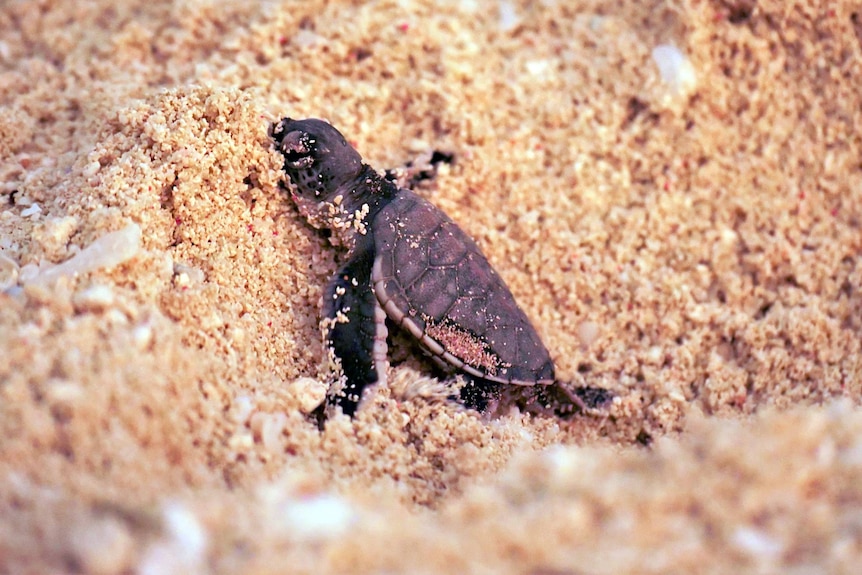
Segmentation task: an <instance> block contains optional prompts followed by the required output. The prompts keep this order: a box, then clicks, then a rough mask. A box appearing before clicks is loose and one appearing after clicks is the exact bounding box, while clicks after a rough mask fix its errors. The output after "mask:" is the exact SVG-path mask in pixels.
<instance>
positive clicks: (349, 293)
mask: <svg viewBox="0 0 862 575" xmlns="http://www.w3.org/2000/svg"><path fill="white" fill-rule="evenodd" d="M373 261H374V254H373V246H372V244H371V242H367V241H366V242H357V244H356V247H355V249H354V252H353V254H352V257H351V258H350V261H348V262H347V264H345V265H344V267H342V268H341V269H340V270H339V271H338V273H336V274H335V276H334V277H333V278H332V279H331V280H330V281H329V284H328V285H327V286H326V291H325V292H324V294H323V318H322V320H321V328H322V330H323V333H324V342H325V343H326V345H327V347H328V351H329V354H330V358H331V359H332V360H333V363H335V364H336V371H337V372H339V371H340V373H339V374H338V375H339V379H338V381H336V382H335V383H334V384H333V385H332V386H331V387H330V390H329V393H328V394H327V400H326V403H327V405H330V406H332V405H339V406H341V409H342V411H343V412H344V413H345V414H347V415H353V414H354V413H355V412H356V408H357V407H358V405H359V402H360V400H361V399H362V392H363V390H364V389H365V388H366V387H368V386H369V385H372V384H375V383H378V382H380V381H381V380H384V379H385V377H386V369H387V367H388V364H387V361H386V335H387V332H386V323H385V322H386V314H385V313H384V312H383V310H382V309H381V308H380V305H379V304H378V303H377V298H376V297H375V296H374V292H373V290H372V289H371V266H372V263H373Z"/></svg>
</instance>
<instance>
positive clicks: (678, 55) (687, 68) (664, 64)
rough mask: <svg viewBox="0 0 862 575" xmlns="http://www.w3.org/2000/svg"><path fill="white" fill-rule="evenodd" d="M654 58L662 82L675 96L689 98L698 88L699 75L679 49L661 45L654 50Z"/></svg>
mask: <svg viewBox="0 0 862 575" xmlns="http://www.w3.org/2000/svg"><path fill="white" fill-rule="evenodd" d="M652 58H653V60H655V63H656V65H657V66H658V70H659V74H661V79H662V81H663V82H664V83H665V84H666V85H667V86H668V87H669V88H670V90H671V92H672V93H673V95H674V96H687V95H689V94H691V93H692V92H693V91H694V89H695V87H696V86H697V74H696V73H695V70H694V66H693V65H692V63H691V61H690V60H689V59H688V58H686V56H685V54H683V53H682V52H681V51H680V49H679V48H677V47H676V46H671V45H669V44H660V45H658V46H656V47H655V48H653V50H652Z"/></svg>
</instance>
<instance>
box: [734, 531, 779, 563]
mask: <svg viewBox="0 0 862 575" xmlns="http://www.w3.org/2000/svg"><path fill="white" fill-rule="evenodd" d="M731 541H732V542H733V545H734V546H735V547H736V548H737V549H739V550H741V551H744V552H745V553H748V554H749V555H752V556H753V557H756V558H758V559H761V560H767V561H774V560H776V559H778V558H779V556H780V555H781V553H782V552H783V551H784V545H783V544H782V543H781V541H779V540H778V539H776V538H775V537H772V536H771V535H769V534H768V533H766V532H764V531H762V530H760V529H755V528H753V527H740V528H738V529H737V530H736V531H734V532H733V535H732V536H731Z"/></svg>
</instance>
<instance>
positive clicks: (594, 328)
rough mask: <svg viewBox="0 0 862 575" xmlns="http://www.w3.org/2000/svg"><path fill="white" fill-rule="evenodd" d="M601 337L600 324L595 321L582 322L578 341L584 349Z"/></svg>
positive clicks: (579, 326)
mask: <svg viewBox="0 0 862 575" xmlns="http://www.w3.org/2000/svg"><path fill="white" fill-rule="evenodd" d="M598 337H599V324H597V323H596V322H594V321H582V322H581V323H580V324H579V325H578V339H579V340H581V345H582V346H584V347H589V346H591V345H592V344H593V343H594V342H595V341H596V339H597V338H598Z"/></svg>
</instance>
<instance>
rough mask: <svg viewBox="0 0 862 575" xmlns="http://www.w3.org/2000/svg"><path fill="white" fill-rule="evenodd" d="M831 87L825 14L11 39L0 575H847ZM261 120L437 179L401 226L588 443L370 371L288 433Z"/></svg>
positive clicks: (97, 25) (3, 112)
mask: <svg viewBox="0 0 862 575" xmlns="http://www.w3.org/2000/svg"><path fill="white" fill-rule="evenodd" d="M860 85H862V8H860V7H859V6H858V4H857V3H854V2H850V1H844V0H839V1H835V2H810V1H809V2H805V1H790V0H787V1H785V0H760V1H755V0H735V1H730V0H712V1H703V0H679V1H674V2H670V1H667V2H659V1H648V2H641V1H635V0H628V1H621V2H602V1H599V0H594V1H589V0H573V1H564V0H545V1H542V2H538V3H534V2H516V1H513V0H502V1H499V2H490V1H485V0H472V1H461V2H454V1H449V2H445V1H444V2H426V1H424V0H403V1H388V0H381V1H378V2H369V3H361V2H318V1H288V0H283V1H278V0H275V1H266V2H241V1H215V0H199V1H194V0H188V1H181V0H180V1H177V2H173V3H171V2H162V1H159V0H149V1H146V2H142V1H136V0H133V1H128V2H122V3H117V2H109V1H107V0H85V1H79V2H60V1H51V0H39V1H32V0H9V1H6V2H3V3H2V4H0V572H2V573H34V574H35V573H94V574H108V573H136V574H146V575H149V574H156V573H158V574H171V573H177V574H179V573H184V574H185V573H224V574H228V573H230V574H243V573H249V574H250V573H315V574H326V573H427V574H433V573H495V574H497V573H499V574H507V573H513V574H534V575H539V574H545V575H550V574H564V573H595V574H600V573H608V574H611V573H730V572H732V573H740V572H752V573H803V572H805V573H809V572H816V573H826V572H830V573H858V572H859V571H858V570H859V566H860V565H862V411H860V409H859V400H860V385H862V380H860V375H862V373H860V372H862V363H860V361H862V349H860V340H862V292H860V288H862V266H860V264H859V253H860V247H862V227H861V226H862V136H860V134H862V95H860V94H862V91H860ZM284 116H290V117H293V118H304V117H320V118H325V119H327V120H329V121H330V122H332V123H333V125H335V126H336V127H337V128H338V129H339V130H341V131H342V132H343V133H344V134H345V135H346V136H347V137H348V138H349V139H350V140H351V142H352V143H353V144H354V145H355V146H356V147H357V149H358V150H359V151H360V152H361V153H362V154H363V156H364V158H365V160H366V161H367V162H369V163H370V164H371V165H373V166H375V167H377V168H378V169H381V170H382V169H385V168H396V167H400V166H405V165H407V164H408V163H410V162H414V163H415V162H419V161H422V159H423V158H425V159H427V158H428V154H430V153H431V152H432V151H433V150H438V151H441V152H445V153H447V154H452V156H453V158H454V160H453V162H452V163H451V164H444V165H442V166H441V167H440V170H439V171H438V173H437V174H436V177H435V178H433V179H431V180H427V181H424V182H422V183H421V185H419V186H418V188H417V192H418V193H419V194H421V195H422V196H424V197H426V198H428V199H430V200H431V201H432V202H434V203H435V204H436V205H437V206H439V207H440V208H442V209H443V210H444V211H445V212H446V213H448V214H449V215H450V216H451V217H452V218H453V219H455V220H456V221H457V222H459V224H460V225H461V226H462V227H463V228H464V229H465V230H466V231H467V232H468V233H470V234H471V235H472V236H473V237H474V238H475V239H476V241H477V242H478V243H479V244H480V246H481V247H482V248H483V250H484V251H485V252H486V253H487V255H488V258H489V259H490V260H491V262H492V263H493V265H494V266H495V268H496V269H497V271H498V272H499V273H500V275H501V276H502V277H503V278H504V279H505V280H506V281H507V283H508V284H509V286H510V287H511V289H512V292H513V293H514V294H515V297H516V298H517V300H518V302H519V303H520V304H521V306H522V307H523V308H524V310H525V311H526V313H527V315H528V316H529V317H530V318H532V319H533V321H534V323H535V325H536V327H537V329H538V331H539V333H540V334H541V336H542V338H543V339H544V341H545V343H546V344H547V346H548V348H549V349H550V350H551V353H552V356H553V357H554V359H555V361H556V363H557V368H558V375H559V376H560V377H561V378H562V379H564V380H567V381H571V382H573V383H575V384H578V385H594V386H600V387H605V388H608V389H610V390H612V391H613V392H614V393H615V394H616V396H617V399H616V400H615V402H614V403H613V405H612V406H611V407H610V408H609V412H608V414H607V417H604V418H602V417H586V416H581V417H575V418H573V419H571V420H567V421H559V420H555V419H550V418H546V417H536V418H532V417H530V416H528V415H524V414H520V413H517V412H516V411H512V412H511V413H508V414H506V415H503V416H501V417H498V418H496V419H491V418H488V417H483V416H482V415H480V414H477V413H475V412H472V411H469V410H465V409H463V408H462V407H460V406H459V405H458V404H456V403H453V402H451V401H448V400H446V399H445V397H444V396H445V388H444V384H445V382H443V383H441V382H439V381H437V380H434V379H432V375H433V372H432V371H431V370H429V369H428V365H427V363H426V362H425V361H424V360H422V359H421V358H417V357H415V355H413V354H411V353H408V351H409V349H407V348H404V347H403V346H398V345H396V346H394V347H395V348H396V349H395V350H394V351H393V353H394V355H393V367H392V369H391V373H390V374H389V379H390V384H389V385H388V386H387V387H386V388H381V389H378V390H377V392H376V394H374V395H373V396H372V397H371V398H370V400H369V401H368V403H367V404H365V405H364V407H363V409H362V410H361V412H360V414H359V415H358V416H357V417H356V418H355V419H354V420H350V419H348V418H345V417H343V416H342V417H336V418H334V419H332V420H331V421H330V422H329V424H328V425H327V426H326V429H325V431H324V432H322V433H321V432H319V431H318V430H317V427H316V425H315V424H314V423H312V422H311V421H310V419H309V417H308V416H307V414H308V413H309V411H310V410H311V409H313V407H314V405H315V402H316V401H319V399H320V397H321V394H322V393H323V392H324V391H325V389H326V384H327V378H328V377H329V373H328V371H327V369H326V365H325V364H326V361H325V358H326V353H325V351H324V349H323V346H322V343H321V338H320V331H319V328H318V319H319V317H318V316H319V309H320V296H321V292H322V289H323V286H324V285H325V283H326V281H327V279H328V278H329V277H330V276H331V275H332V273H333V272H334V270H335V269H336V267H337V266H338V264H339V261H341V259H340V258H343V254H341V253H339V252H338V251H337V250H335V249H332V248H331V246H330V245H329V243H328V240H327V239H326V238H325V237H324V236H323V235H322V234H320V233H319V232H318V231H316V230H314V229H313V228H311V227H310V226H308V224H307V223H306V222H305V221H304V220H303V219H302V218H301V217H300V216H299V214H298V213H297V211H296V209H295V207H294V206H293V205H292V203H291V201H290V198H289V196H288V195H287V194H285V193H284V190H283V188H282V187H281V186H280V184H281V182H282V181H283V174H282V172H281V170H280V167H281V166H280V158H279V155H278V154H277V153H276V152H275V151H274V150H273V148H272V146H271V144H270V142H269V139H268V136H267V128H268V126H269V125H270V123H271V122H272V121H275V120H277V119H279V118H281V117H284ZM58 264H61V265H58Z"/></svg>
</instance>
